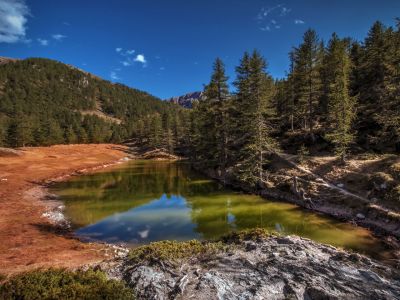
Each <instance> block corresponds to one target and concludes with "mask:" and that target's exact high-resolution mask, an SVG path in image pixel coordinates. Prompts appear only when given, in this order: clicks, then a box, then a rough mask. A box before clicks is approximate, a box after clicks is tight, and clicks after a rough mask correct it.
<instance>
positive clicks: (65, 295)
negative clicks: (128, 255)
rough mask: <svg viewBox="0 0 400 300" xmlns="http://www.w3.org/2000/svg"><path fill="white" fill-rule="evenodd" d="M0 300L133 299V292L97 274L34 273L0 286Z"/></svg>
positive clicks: (18, 276) (48, 271)
mask: <svg viewBox="0 0 400 300" xmlns="http://www.w3.org/2000/svg"><path fill="white" fill-rule="evenodd" d="M0 299H71V300H72V299H110V300H111V299H134V296H133V292H132V291H131V290H130V289H128V288H127V287H125V285H124V284H123V283H121V282H119V281H116V280H108V279H107V277H106V275H105V274H104V273H103V272H100V271H94V270H92V269H89V270H88V271H76V272H72V271H67V270H64V269H49V270H37V271H33V272H29V273H23V274H20V275H16V276H14V277H11V278H10V279H8V280H6V281H5V282H4V283H3V284H2V285H1V286H0Z"/></svg>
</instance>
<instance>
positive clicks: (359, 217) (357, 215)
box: [356, 213, 365, 220]
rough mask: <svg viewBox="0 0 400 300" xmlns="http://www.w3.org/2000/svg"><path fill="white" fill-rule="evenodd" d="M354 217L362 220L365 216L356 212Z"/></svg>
mask: <svg viewBox="0 0 400 300" xmlns="http://www.w3.org/2000/svg"><path fill="white" fill-rule="evenodd" d="M356 218H357V219H359V220H364V219H365V216H364V215H363V214H362V213H358V214H356Z"/></svg>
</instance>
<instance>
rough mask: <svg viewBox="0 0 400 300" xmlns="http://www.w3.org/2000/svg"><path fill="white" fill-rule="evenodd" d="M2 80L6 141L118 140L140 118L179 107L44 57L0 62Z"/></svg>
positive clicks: (0, 131) (0, 109) (1, 140)
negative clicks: (0, 63)
mask: <svg viewBox="0 0 400 300" xmlns="http://www.w3.org/2000/svg"><path fill="white" fill-rule="evenodd" d="M27 74H28V75H27ZM0 82H1V83H2V84H1V90H0V145H3V146H9V147H20V146H39V145H52V144H63V143H68V144H69V143H102V142H110V141H111V142H121V141H123V140H126V139H128V138H130V137H131V136H132V134H133V131H134V124H135V122H136V121H137V120H139V119H140V118H143V117H145V116H147V115H150V114H156V113H157V114H160V115H162V114H164V113H169V114H174V113H175V111H178V110H180V109H179V108H178V107H177V106H176V105H172V104H170V103H167V102H163V101H160V100H159V99H157V98H155V97H153V96H151V95H149V94H147V93H145V92H142V91H139V90H136V89H132V88H128V87H126V86H123V85H120V84H113V83H111V82H108V81H105V80H101V79H99V78H97V77H95V76H93V75H91V74H89V73H85V72H83V71H81V70H78V69H76V68H73V67H71V66H68V65H65V64H62V63H59V62H56V61H52V60H48V59H39V58H30V59H25V60H21V61H16V62H10V63H7V64H4V65H1V66H0ZM98 111H101V112H103V113H105V114H106V116H105V117H101V116H99V115H101V114H97V113H98ZM96 114H97V115H96ZM108 117H112V118H116V119H119V120H120V124H117V123H115V122H113V121H111V120H110V118H108Z"/></svg>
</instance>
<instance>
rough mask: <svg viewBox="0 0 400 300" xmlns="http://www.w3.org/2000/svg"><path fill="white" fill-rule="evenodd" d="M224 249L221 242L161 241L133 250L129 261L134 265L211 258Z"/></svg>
mask: <svg viewBox="0 0 400 300" xmlns="http://www.w3.org/2000/svg"><path fill="white" fill-rule="evenodd" d="M224 249H225V247H224V245H223V244H222V243H219V242H200V241H198V240H190V241H186V242H176V241H160V242H154V243H150V244H149V245H145V246H140V247H138V248H135V249H132V250H131V251H130V252H129V259H130V260H131V262H132V263H134V264H136V263H141V262H148V263H154V262H159V261H168V262H175V261H177V260H181V259H190V258H192V257H196V256H202V257H204V256H209V255H212V254H215V253H218V252H221V251H224Z"/></svg>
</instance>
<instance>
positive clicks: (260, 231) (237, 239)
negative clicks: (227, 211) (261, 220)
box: [221, 228, 273, 244]
mask: <svg viewBox="0 0 400 300" xmlns="http://www.w3.org/2000/svg"><path fill="white" fill-rule="evenodd" d="M271 235H273V233H272V232H271V231H269V230H267V229H265V228H254V229H248V230H242V231H233V232H231V233H228V234H227V235H224V236H223V237H222V238H221V241H222V242H224V243H234V244H240V243H242V242H243V241H260V240H263V239H266V238H268V237H270V236H271Z"/></svg>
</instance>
